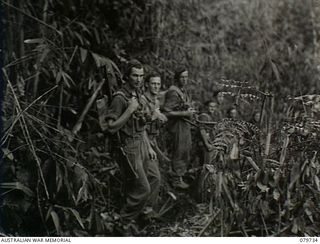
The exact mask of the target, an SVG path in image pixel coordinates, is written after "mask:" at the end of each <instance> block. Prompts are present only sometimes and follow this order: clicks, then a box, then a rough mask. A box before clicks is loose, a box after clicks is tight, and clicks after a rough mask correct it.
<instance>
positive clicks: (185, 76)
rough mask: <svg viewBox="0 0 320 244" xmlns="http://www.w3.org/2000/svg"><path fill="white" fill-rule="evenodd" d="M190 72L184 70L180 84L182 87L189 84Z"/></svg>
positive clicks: (180, 77)
mask: <svg viewBox="0 0 320 244" xmlns="http://www.w3.org/2000/svg"><path fill="white" fill-rule="evenodd" d="M188 78H189V73H188V71H183V72H182V73H181V74H180V76H179V84H180V86H181V87H183V86H185V85H187V84H188Z"/></svg>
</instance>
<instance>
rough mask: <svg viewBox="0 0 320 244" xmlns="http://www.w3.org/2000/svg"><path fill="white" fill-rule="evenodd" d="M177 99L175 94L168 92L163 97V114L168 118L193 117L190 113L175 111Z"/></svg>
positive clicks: (177, 104)
mask: <svg viewBox="0 0 320 244" xmlns="http://www.w3.org/2000/svg"><path fill="white" fill-rule="evenodd" d="M179 103H180V101H179V97H178V95H177V94H176V92H171V91H168V92H167V93H166V97H165V104H164V106H163V107H164V108H163V111H164V114H165V115H166V116H167V117H168V118H185V117H191V116H192V115H193V112H192V111H188V110H187V111H181V110H175V108H177V107H178V106H179Z"/></svg>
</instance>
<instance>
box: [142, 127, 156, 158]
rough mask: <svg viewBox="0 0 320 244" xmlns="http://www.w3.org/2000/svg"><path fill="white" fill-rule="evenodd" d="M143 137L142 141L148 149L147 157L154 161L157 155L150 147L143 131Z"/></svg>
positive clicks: (145, 132)
mask: <svg viewBox="0 0 320 244" xmlns="http://www.w3.org/2000/svg"><path fill="white" fill-rule="evenodd" d="M143 137H144V140H145V142H146V143H147V147H148V153H149V157H150V159H151V160H155V159H156V158H157V154H156V152H155V151H154V150H153V148H152V146H151V143H150V141H149V137H148V134H147V131H144V132H143Z"/></svg>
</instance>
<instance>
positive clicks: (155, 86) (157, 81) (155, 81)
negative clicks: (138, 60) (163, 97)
mask: <svg viewBox="0 0 320 244" xmlns="http://www.w3.org/2000/svg"><path fill="white" fill-rule="evenodd" d="M147 87H148V89H149V91H150V93H151V94H152V95H158V93H159V91H160V87H161V78H160V77H151V78H150V80H149V83H148V85H147Z"/></svg>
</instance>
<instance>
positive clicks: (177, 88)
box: [169, 85, 187, 101]
mask: <svg viewBox="0 0 320 244" xmlns="http://www.w3.org/2000/svg"><path fill="white" fill-rule="evenodd" d="M169 91H175V92H176V93H177V94H178V95H179V97H180V98H181V99H182V100H183V101H186V100H187V98H186V97H185V95H184V94H183V92H182V91H181V90H180V89H179V87H177V86H174V85H172V86H170V87H169Z"/></svg>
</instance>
